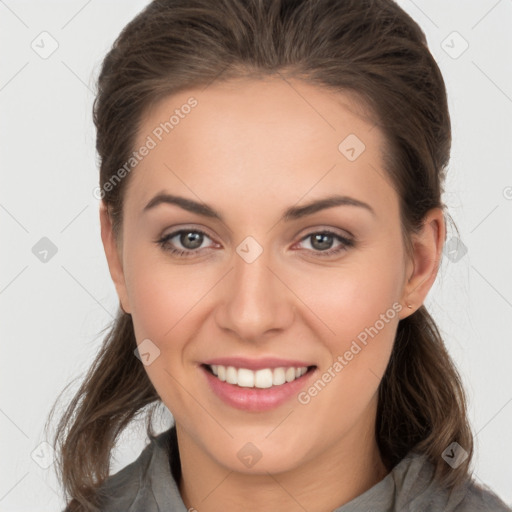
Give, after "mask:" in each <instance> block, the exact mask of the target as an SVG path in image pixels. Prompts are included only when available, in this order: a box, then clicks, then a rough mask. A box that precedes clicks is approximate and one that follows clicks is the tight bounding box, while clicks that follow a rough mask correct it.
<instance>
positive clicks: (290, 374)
mask: <svg viewBox="0 0 512 512" xmlns="http://www.w3.org/2000/svg"><path fill="white" fill-rule="evenodd" d="M285 378H286V382H291V381H292V380H295V368H287V369H286V373H285Z"/></svg>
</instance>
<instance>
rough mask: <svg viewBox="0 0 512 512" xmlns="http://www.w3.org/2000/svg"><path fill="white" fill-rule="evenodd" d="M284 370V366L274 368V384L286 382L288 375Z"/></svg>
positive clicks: (278, 384)
mask: <svg viewBox="0 0 512 512" xmlns="http://www.w3.org/2000/svg"><path fill="white" fill-rule="evenodd" d="M284 372H285V369H284V368H274V371H273V373H272V385H273V386H280V385H281V384H284V383H285V382H286V376H285V373H284Z"/></svg>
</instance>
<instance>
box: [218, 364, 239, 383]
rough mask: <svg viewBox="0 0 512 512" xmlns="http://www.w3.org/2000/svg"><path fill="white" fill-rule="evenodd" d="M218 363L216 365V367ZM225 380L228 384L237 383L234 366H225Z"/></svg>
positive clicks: (236, 373)
mask: <svg viewBox="0 0 512 512" xmlns="http://www.w3.org/2000/svg"><path fill="white" fill-rule="evenodd" d="M219 366H220V365H217V369H218V367H219ZM226 382H227V383H228V384H238V372H237V371H236V368H235V367H234V366H228V367H227V368H226Z"/></svg>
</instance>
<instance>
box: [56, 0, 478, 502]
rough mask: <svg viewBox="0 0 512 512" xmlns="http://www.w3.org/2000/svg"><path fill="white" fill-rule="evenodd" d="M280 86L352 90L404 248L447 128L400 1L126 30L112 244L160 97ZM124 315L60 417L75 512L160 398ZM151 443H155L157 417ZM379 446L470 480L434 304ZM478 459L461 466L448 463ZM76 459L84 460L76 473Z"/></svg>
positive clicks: (393, 371) (119, 62)
mask: <svg viewBox="0 0 512 512" xmlns="http://www.w3.org/2000/svg"><path fill="white" fill-rule="evenodd" d="M276 74H278V75H280V76H283V77H293V78H296V79H301V80H304V81H306V82H308V83H310V84H314V85H317V86H322V87H326V88H329V89H331V90H336V91H341V92H343V91H345V92H346V93H354V94H356V95H357V97H358V98H359V99H360V100H361V105H363V106H366V107H367V108H368V109H369V112H371V114H372V117H373V119H374V121H375V123H376V124H377V125H378V126H379V128H380V129H381V130H382V132H383V133H384V135H385V139H386V142H387V151H386V152H385V153H384V154H383V158H384V160H385V165H386V170H387V172H388V174H389V177H390V179H391V182H392V183H393V185H394V186H395V188H396V191H397V193H398V195H399V198H400V207H401V221H402V224H403V232H404V238H405V239H406V240H408V239H409V235H410V234H411V233H412V232H414V231H415V230H417V229H419V228H420V226H421V223H422V220H423V219H424V217H425V214H426V213H427V211H428V210H429V209H431V208H434V207H442V206H443V205H442V202H441V194H442V184H443V180H444V172H445V167H446V165H447V163H448V160H449V153H450V145H451V127H450V117H449V112H448V105H447V97H446V90H445V85H444V81H443V78H442V76H441V73H440V70H439V68H438V66H437V64H436V62H435V60H434V58H433V57H432V55H431V53H430V51H429V50H428V47H427V43H426V38H425V35H424V33H423V32H422V30H421V29H420V27H419V26H418V25H417V24H416V22H414V21H413V19H412V18H411V17H410V16H409V15H407V14H406V13H405V12H404V11H403V10H402V9H401V8H400V7H399V6H398V5H397V4H395V3H394V2H393V1H392V0H216V1H215V2H212V1H211V0H155V1H153V2H152V3H150V4H149V5H148V6H147V7H146V8H145V9H144V10H143V11H142V12H141V13H140V14H139V15H138V16H137V17H136V18H134V19H133V20H132V21H131V22H130V23H129V24H128V25H127V26H126V27H125V28H124V29H123V31H122V32H121V34H120V35H119V37H118V38H117V40H116V41H115V43H114V45H113V47H112V49H111V50H110V51H109V53H108V54H107V56H106V57H105V59H104V61H103V65H102V68H101V73H100V76H99V80H98V94H97V97H96V101H95V104H94V122H95V125H96V129H97V151H98V154H99V158H100V186H101V189H102V192H101V195H102V198H103V201H104V203H105V204H106V205H107V206H108V207H109V210H110V212H111V216H112V221H113V226H114V231H115V233H117V234H119V232H120V231H119V229H120V226H121V223H122V205H123V193H124V190H125V187H126V184H127V182H128V180H129V176H126V177H125V178H124V179H123V180H121V181H119V183H118V184H116V186H113V187H105V184H107V183H108V182H109V180H111V179H112V177H113V176H114V175H115V174H116V172H118V170H119V169H120V168H121V167H122V166H123V165H124V163H125V162H126V161H128V159H129V157H130V155H131V153H132V152H133V150H134V148H133V146H134V141H135V137H136V135H137V133H138V129H139V126H140V122H141V119H142V116H143V115H144V113H145V112H147V109H148V108H149V107H150V106H151V105H152V104H153V103H154V102H156V101H157V100H159V99H161V98H163V97H165V96H168V95H170V94H173V93H175V92H178V91H180V90H186V89H187V88H191V87H195V86H200V85H206V84H209V83H211V82H212V81H214V80H226V79H230V78H236V77H257V76H272V75H276ZM135 347H136V341H135V336H134V330H133V324H132V319H131V316H130V315H128V314H125V313H123V312H122V311H119V314H118V316H117V318H116V320H115V322H114V324H113V325H112V327H111V330H110V332H109V333H108V335H107V336H106V338H105V340H104V343H103V346H102V348H101V350H100V352H99V354H98V355H97V357H96V359H95V361H94V363H93V365H92V367H91V368H90V370H89V372H88V374H87V376H86V378H85V380H84V382H83V383H82V385H81V387H80V389H79V390H78V392H77V393H76V395H75V397H74V398H73V400H72V401H71V403H70V404H69V405H68V407H67V409H66V410H65V413H64V414H63V415H62V418H61V419H60V422H59V424H58V427H57V429H56V434H55V442H54V445H55V447H56V449H57V451H58V452H59V455H60V457H59V459H58V462H59V465H58V469H59V472H60V475H61V480H62V484H63V487H64V489H65V491H66V493H67V495H68V497H69V498H70V499H71V500H72V502H71V505H70V507H69V509H70V510H95V508H94V506H93V503H94V494H95V489H97V487H98V486H99V484H101V483H102V482H103V481H104V479H105V478H106V477H107V476H108V472H109V462H110V454H111V451H112V449H113V447H114V444H115V442H116V439H117V438H118V436H119V434H120V433H121V432H122V430H123V429H124V428H125V427H126V426H127V425H128V424H129V423H130V421H131V420H132V419H133V418H134V417H135V416H136V415H137V414H139V413H141V412H144V408H146V407H147V406H150V404H158V403H159V397H158V395H157V393H156V391H155V389H154V388H153V386H152V384H151V382H150V381H149V378H148V377H147V374H146V372H145V370H144V367H143V365H142V364H141V363H140V361H139V360H138V359H137V358H136V357H134V355H133V351H134V349H135ZM146 412H148V417H147V433H148V436H150V435H152V433H151V432H152V431H151V421H152V412H153V409H152V408H151V407H147V411H146ZM376 438H377V441H378V445H379V448H380V451H381V453H382V456H383V458H384V460H385V462H386V464H387V466H388V468H390V469H391V468H392V467H393V466H394V465H395V464H396V463H398V462H399V461H400V460H401V459H402V458H403V457H404V456H405V455H406V454H407V453H408V452H409V451H410V450H412V449H415V450H417V451H420V452H422V453H424V454H426V456H427V457H428V459H429V460H430V461H431V462H432V463H433V465H434V468H435V474H434V478H435V479H436V480H437V481H438V482H439V483H440V484H441V485H444V486H446V487H452V486H454V485H458V484H460V483H462V482H463V481H465V480H466V479H467V478H468V477H469V464H470V461H471V455H472V453H473V440H472V435H471V431H470V427H469V423H468V419H467V414H466V402H465V396H464V391H463V388H462V385H461V380H460V377H459V375H458V373H457V371H456V369H455V367H454V365H453V363H452V361H451V359H450V357H449V355H448V353H447V351H446V349H445V346H444V343H443V340H442V338H441V336H440V333H439V331H438V330H437V327H436V325H435V323H434V321H433V319H432V318H431V317H430V315H429V313H428V312H427V310H426V309H425V307H423V306H422V307H420V308H419V309H418V310H417V311H416V312H415V313H414V314H412V315H411V316H409V317H408V318H406V319H404V320H401V321H400V322H399V325H398V331H397V336H396V340H395V344H394V348H393V352H392V355H391V358H390V361H389V364H388V367H387V370H386V372H385V375H384V377H383V379H382V381H381V384H380V388H379V405H378V414H377V423H376ZM453 441H456V442H458V443H459V444H460V445H461V446H462V447H463V448H464V449H465V450H466V451H467V452H468V454H469V456H468V458H467V459H466V461H465V462H464V463H463V464H462V465H460V466H459V467H458V468H456V469H452V468H451V467H450V466H448V464H446V462H445V461H444V460H443V459H442V457H441V455H442V452H443V451H444V450H445V449H446V448H447V447H448V446H449V445H450V443H452V442H453ZM77 461H78V462H77Z"/></svg>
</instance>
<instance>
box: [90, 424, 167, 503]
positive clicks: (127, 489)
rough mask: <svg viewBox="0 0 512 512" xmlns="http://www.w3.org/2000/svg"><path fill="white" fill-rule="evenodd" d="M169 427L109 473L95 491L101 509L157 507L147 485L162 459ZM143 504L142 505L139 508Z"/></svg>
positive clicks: (149, 485)
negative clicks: (135, 456) (125, 463)
mask: <svg viewBox="0 0 512 512" xmlns="http://www.w3.org/2000/svg"><path fill="white" fill-rule="evenodd" d="M168 439H169V431H166V432H163V433H162V434H160V435H158V436H156V437H152V438H150V442H149V444H148V445H147V446H146V447H145V448H144V449H143V451H142V452H141V454H140V455H139V457H138V458H137V459H136V460H135V461H133V462H132V463H131V464H128V465H127V466H126V467H124V468H123V469H121V470H120V471H119V472H117V473H115V474H114V475H111V476H110V477H108V478H107V480H105V481H104V482H103V484H102V485H101V486H100V488H99V489H98V491H97V496H98V499H99V500H100V509H101V511H102V512H121V511H123V512H126V511H132V510H133V511H138V510H144V511H147V512H153V511H157V510H159V508H158V505H157V502H156V500H155V497H154V496H153V492H152V489H151V480H152V478H154V474H155V473H158V471H159V469H160V468H159V467H157V466H160V465H161V464H162V462H163V461H164V460H166V457H165V453H166V447H167V443H168ZM141 506H143V508H141Z"/></svg>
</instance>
